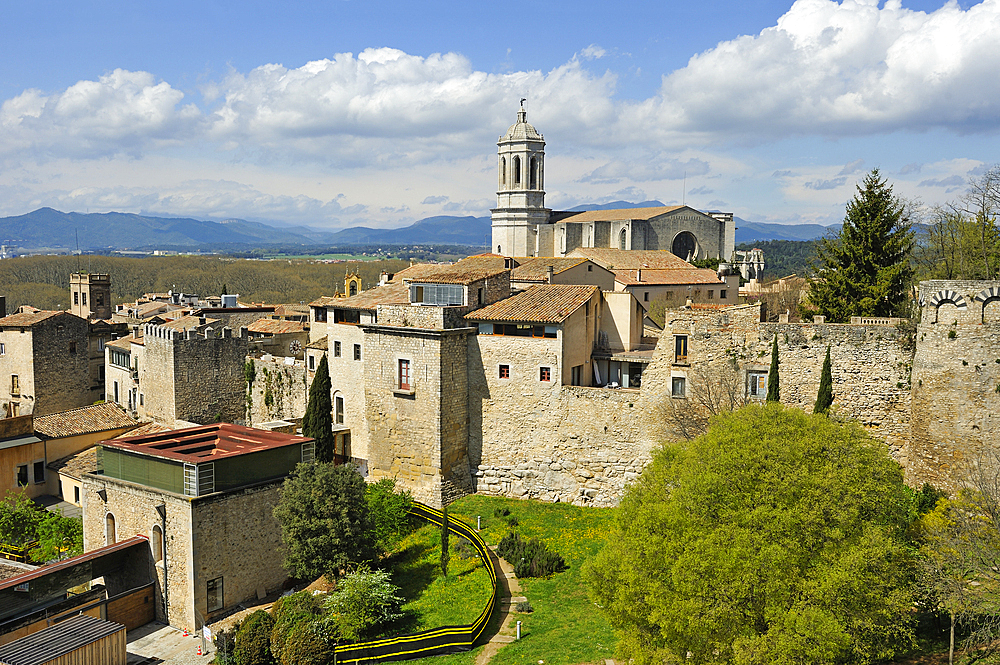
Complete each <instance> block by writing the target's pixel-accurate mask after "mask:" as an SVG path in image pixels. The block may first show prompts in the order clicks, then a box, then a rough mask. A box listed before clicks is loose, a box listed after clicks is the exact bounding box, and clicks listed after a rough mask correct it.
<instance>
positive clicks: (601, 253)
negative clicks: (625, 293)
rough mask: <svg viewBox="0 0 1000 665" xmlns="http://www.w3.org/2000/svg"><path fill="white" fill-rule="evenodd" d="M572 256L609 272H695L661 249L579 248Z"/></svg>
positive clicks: (672, 254) (680, 260) (688, 265)
mask: <svg viewBox="0 0 1000 665" xmlns="http://www.w3.org/2000/svg"><path fill="white" fill-rule="evenodd" d="M569 254H570V256H585V257H587V258H588V259H590V260H591V261H593V262H594V263H598V264H600V265H602V266H604V267H605V268H607V269H608V270H619V269H626V270H627V269H629V268H631V269H633V270H634V269H635V268H653V269H661V270H667V269H671V268H673V269H680V268H686V269H688V270H693V269H694V266H692V265H691V264H690V263H688V262H687V261H685V260H684V259H682V258H680V257H679V256H676V255H674V253H673V252H667V251H665V250H659V249H611V248H609V247H577V248H576V249H574V250H573V251H572V252H570V253H569Z"/></svg>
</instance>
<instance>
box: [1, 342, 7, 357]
mask: <svg viewBox="0 0 1000 665" xmlns="http://www.w3.org/2000/svg"><path fill="white" fill-rule="evenodd" d="M6 353H7V345H6V344H4V343H3V342H0V356H2V355H4V354H6Z"/></svg>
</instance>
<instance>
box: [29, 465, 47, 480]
mask: <svg viewBox="0 0 1000 665" xmlns="http://www.w3.org/2000/svg"><path fill="white" fill-rule="evenodd" d="M32 467H33V468H32V469H31V473H32V475H33V476H34V479H35V484H36V485H39V484H41V483H44V482H45V460H39V461H38V462H35V463H34V464H33V465H32Z"/></svg>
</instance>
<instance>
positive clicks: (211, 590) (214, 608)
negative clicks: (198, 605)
mask: <svg viewBox="0 0 1000 665" xmlns="http://www.w3.org/2000/svg"><path fill="white" fill-rule="evenodd" d="M207 591H208V611H209V612H218V611H219V610H221V609H222V608H223V601H222V578H221V577H216V578H215V579H214V580H209V581H208V587H207Z"/></svg>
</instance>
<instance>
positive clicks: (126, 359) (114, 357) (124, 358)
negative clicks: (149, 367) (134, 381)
mask: <svg viewBox="0 0 1000 665" xmlns="http://www.w3.org/2000/svg"><path fill="white" fill-rule="evenodd" d="M131 358H132V354H130V353H125V352H124V351H119V350H118V349H111V352H110V353H109V354H108V361H109V362H110V363H111V364H112V365H114V366H115V367H124V368H125V369H129V368H130V367H131V366H132V363H131Z"/></svg>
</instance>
